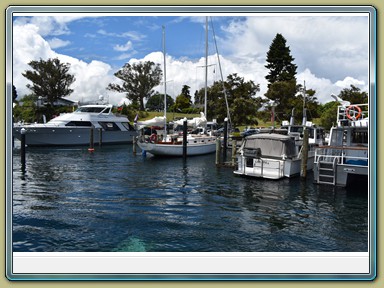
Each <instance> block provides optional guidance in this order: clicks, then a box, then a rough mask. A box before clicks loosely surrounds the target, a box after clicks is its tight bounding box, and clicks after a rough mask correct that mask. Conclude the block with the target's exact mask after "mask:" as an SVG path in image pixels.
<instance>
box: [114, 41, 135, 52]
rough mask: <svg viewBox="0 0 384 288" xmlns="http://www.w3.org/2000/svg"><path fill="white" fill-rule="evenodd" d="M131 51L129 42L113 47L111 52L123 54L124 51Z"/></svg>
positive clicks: (131, 47) (131, 45) (131, 46)
mask: <svg viewBox="0 0 384 288" xmlns="http://www.w3.org/2000/svg"><path fill="white" fill-rule="evenodd" d="M132 49H133V44H132V42H131V41H128V42H127V43H125V44H124V45H115V46H114V47H113V50H115V51H120V52H125V51H128V50H132Z"/></svg>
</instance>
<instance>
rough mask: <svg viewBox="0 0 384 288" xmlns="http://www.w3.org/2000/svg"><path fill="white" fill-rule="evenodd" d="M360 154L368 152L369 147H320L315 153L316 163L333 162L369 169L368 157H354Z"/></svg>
mask: <svg viewBox="0 0 384 288" xmlns="http://www.w3.org/2000/svg"><path fill="white" fill-rule="evenodd" d="M359 151H360V152H367V151H368V147H337V146H334V147H330V146H320V147H318V148H317V149H316V151H315V163H319V162H333V163H335V161H336V163H337V164H338V165H348V166H364V167H368V157H367V156H361V155H353V153H355V154H356V152H357V153H359Z"/></svg>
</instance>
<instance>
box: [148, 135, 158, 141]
mask: <svg viewBox="0 0 384 288" xmlns="http://www.w3.org/2000/svg"><path fill="white" fill-rule="evenodd" d="M149 140H150V141H151V142H156V141H157V135H156V134H155V133H153V134H152V135H151V137H149Z"/></svg>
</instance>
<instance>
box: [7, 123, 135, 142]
mask: <svg viewBox="0 0 384 288" xmlns="http://www.w3.org/2000/svg"><path fill="white" fill-rule="evenodd" d="M22 128H24V129H25V135H26V137H25V142H26V145H28V146H30V147H33V146H72V145H90V139H91V128H89V127H71V128H69V127H27V126H25V127H15V128H13V136H14V137H15V138H16V139H18V140H21V133H20V130H21V129H22ZM100 136H101V141H100ZM135 136H137V132H136V131H102V130H101V134H100V130H99V129H94V131H93V142H94V144H96V143H97V144H98V143H100V142H101V143H102V144H124V143H132V142H133V137H135Z"/></svg>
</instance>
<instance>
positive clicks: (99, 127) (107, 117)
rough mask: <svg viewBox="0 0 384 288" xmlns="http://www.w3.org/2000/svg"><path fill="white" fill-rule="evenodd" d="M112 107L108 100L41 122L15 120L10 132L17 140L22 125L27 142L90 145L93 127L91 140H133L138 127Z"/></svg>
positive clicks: (43, 144) (35, 143)
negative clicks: (26, 122) (31, 122)
mask: <svg viewBox="0 0 384 288" xmlns="http://www.w3.org/2000/svg"><path fill="white" fill-rule="evenodd" d="M112 107H113V106H112V105H111V104H107V105H84V106H80V107H79V108H78V109H77V110H76V111H74V112H72V113H64V114H61V115H59V116H57V117H56V118H53V119H52V120H50V121H49V122H47V123H44V124H42V123H35V124H21V123H15V124H14V126H13V136H14V137H15V138H17V139H19V140H20V139H21V131H22V129H24V130H23V132H25V135H26V137H25V139H26V140H25V141H26V145H28V146H71V145H89V144H90V139H91V137H90V135H91V129H93V130H94V132H93V133H94V137H93V139H94V143H99V142H101V143H102V144H123V143H132V142H133V137H134V136H137V135H138V134H137V131H136V130H135V129H134V127H133V126H132V125H131V124H130V123H129V120H128V118H127V117H125V116H120V115H115V114H113V113H112ZM100 137H101V139H100Z"/></svg>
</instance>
